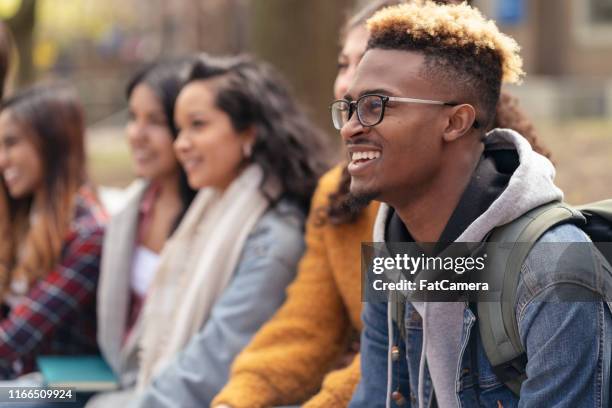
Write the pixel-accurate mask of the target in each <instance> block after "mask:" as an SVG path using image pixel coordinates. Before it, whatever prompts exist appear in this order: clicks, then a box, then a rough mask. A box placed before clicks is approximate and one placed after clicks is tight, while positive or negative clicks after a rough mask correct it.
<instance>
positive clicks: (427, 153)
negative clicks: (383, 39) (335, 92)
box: [341, 49, 449, 205]
mask: <svg viewBox="0 0 612 408" xmlns="http://www.w3.org/2000/svg"><path fill="white" fill-rule="evenodd" d="M424 60H425V58H424V56H423V55H422V54H419V53H416V52H409V51H398V50H383V49H372V50H369V51H368V52H367V53H366V54H365V56H364V57H363V59H362V61H361V63H360V65H359V68H358V70H357V76H356V78H355V81H354V83H353V84H352V86H351V87H350V89H349V90H348V95H350V97H351V99H353V100H356V99H358V98H359V97H360V96H361V95H364V94H368V93H377V94H383V95H387V96H398V97H410V98H421V99H433V100H442V101H444V100H448V99H449V98H448V95H443V94H441V93H440V91H436V90H435V88H434V87H433V86H431V84H430V82H429V81H428V80H426V79H424V77H423V75H422V68H423V64H424ZM445 109H446V108H445V107H443V106H439V105H421V104H412V103H397V102H395V103H394V102H388V103H387V105H386V108H385V114H384V118H383V120H382V122H381V123H379V124H378V125H376V126H374V127H363V126H361V125H360V124H359V122H358V121H357V118H356V114H353V116H352V117H351V119H350V120H349V122H347V123H346V125H344V127H343V128H342V130H341V135H342V138H343V139H344V141H345V144H346V146H347V148H348V151H349V155H350V164H349V166H348V170H349V173H350V175H351V194H353V195H355V196H357V197H368V198H376V199H378V200H381V201H384V202H387V203H390V204H392V205H393V203H400V202H402V201H405V200H406V198H407V197H408V196H415V195H418V194H419V193H421V192H424V191H426V190H427V188H428V186H429V185H430V183H431V180H433V179H434V178H435V177H436V175H437V174H438V172H439V171H440V168H441V166H442V150H443V138H442V134H443V132H444V129H445V128H446V126H447V125H448V117H447V115H445Z"/></svg>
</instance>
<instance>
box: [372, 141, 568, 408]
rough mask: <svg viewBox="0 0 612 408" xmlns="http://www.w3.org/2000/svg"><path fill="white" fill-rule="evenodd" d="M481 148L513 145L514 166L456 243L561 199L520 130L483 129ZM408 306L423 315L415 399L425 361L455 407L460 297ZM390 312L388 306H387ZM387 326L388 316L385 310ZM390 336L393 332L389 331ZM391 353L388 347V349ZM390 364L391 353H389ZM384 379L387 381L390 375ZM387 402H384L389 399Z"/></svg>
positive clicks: (380, 231)
mask: <svg viewBox="0 0 612 408" xmlns="http://www.w3.org/2000/svg"><path fill="white" fill-rule="evenodd" d="M485 149H486V150H501V149H503V150H508V149H514V150H516V151H517V153H518V157H519V166H518V167H517V168H516V170H515V171H514V173H513V174H512V176H511V178H510V181H509V183H508V185H507V186H506V188H505V189H504V191H503V192H502V193H501V194H500V196H499V197H498V198H497V199H496V200H495V201H493V203H492V204H491V206H490V207H489V208H488V209H487V210H486V211H485V212H484V213H483V214H481V215H480V216H479V217H478V218H477V219H476V220H474V221H473V222H472V223H471V224H470V225H469V227H468V228H467V229H466V230H465V231H464V232H463V233H462V234H461V235H460V236H459V237H458V238H457V239H456V241H455V242H478V241H481V240H482V239H483V238H484V237H485V236H486V235H487V233H489V232H490V231H491V230H492V229H493V228H495V227H498V226H500V225H504V224H507V223H509V222H511V221H513V220H515V219H517V218H518V217H520V216H521V215H523V214H525V213H526V212H528V211H530V210H532V209H534V208H536V207H538V206H540V205H542V204H546V203H548V202H551V201H554V200H562V198H563V193H562V192H561V190H560V189H559V188H557V187H556V186H555V184H554V183H553V179H554V176H555V169H554V167H553V165H552V163H551V162H550V161H549V160H548V159H546V158H545V157H543V156H541V155H540V154H538V153H536V152H534V151H533V149H532V148H531V145H530V144H529V142H527V140H525V139H524V138H523V137H522V136H521V135H520V134H518V133H517V132H515V131H513V130H509V129H495V130H493V131H491V132H489V133H488V134H487V137H486V139H485ZM389 210H390V209H389V207H388V206H387V205H386V204H383V205H381V207H380V210H379V212H378V216H377V219H376V223H375V225H374V236H373V240H374V241H375V242H383V241H384V240H385V226H386V223H387V219H388V217H389V214H390V211H389ZM413 306H414V307H415V309H416V310H417V312H418V313H419V314H420V315H421V318H422V319H423V348H422V354H421V362H420V369H419V400H420V401H421V403H422V401H424V398H423V397H424V389H423V386H424V384H425V381H424V376H425V365H427V368H428V370H429V373H430V375H431V379H432V381H433V386H434V389H435V392H436V398H437V401H438V404H439V406H441V407H445V408H446V407H457V406H458V405H457V398H456V391H455V383H454V379H455V373H456V372H457V369H458V364H459V355H460V350H459V348H460V337H461V331H462V324H463V314H464V309H465V308H466V304H465V303H463V302H427V303H424V302H414V303H413ZM388 310H389V311H390V310H391V308H390V307H389V308H388ZM388 320H389V323H390V324H389V327H390V328H392V327H393V325H392V324H391V321H392V316H391V314H389V315H388ZM389 337H390V338H392V337H393V336H392V333H390V334H389ZM389 353H390V350H389ZM388 359H389V364H391V356H390V355H389V356H388ZM388 383H389V384H390V383H391V379H390V378H389V380H388ZM388 405H389V402H388Z"/></svg>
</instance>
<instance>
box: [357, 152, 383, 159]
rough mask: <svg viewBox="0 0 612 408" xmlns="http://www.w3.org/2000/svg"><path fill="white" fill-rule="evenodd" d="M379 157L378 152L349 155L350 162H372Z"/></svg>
mask: <svg viewBox="0 0 612 408" xmlns="http://www.w3.org/2000/svg"><path fill="white" fill-rule="evenodd" d="M379 157H380V152H376V151H369V152H355V153H353V154H352V155H351V160H352V161H357V160H373V159H378V158H379Z"/></svg>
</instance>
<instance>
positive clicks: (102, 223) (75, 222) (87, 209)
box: [70, 186, 108, 236]
mask: <svg viewBox="0 0 612 408" xmlns="http://www.w3.org/2000/svg"><path fill="white" fill-rule="evenodd" d="M107 223H108V214H107V212H106V210H105V209H104V207H103V206H102V204H101V203H100V201H99V199H98V196H97V194H96V192H95V190H94V189H93V188H91V187H89V186H85V187H82V188H80V189H79V190H78V192H77V193H76V197H75V204H74V216H73V218H72V221H71V223H70V230H71V232H73V233H74V234H76V235H79V236H84V235H90V234H96V233H100V232H103V231H104V229H105V227H106V225H107Z"/></svg>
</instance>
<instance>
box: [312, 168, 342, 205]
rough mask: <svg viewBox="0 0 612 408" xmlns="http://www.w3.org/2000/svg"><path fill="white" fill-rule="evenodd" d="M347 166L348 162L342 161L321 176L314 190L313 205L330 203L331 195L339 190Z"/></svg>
mask: <svg viewBox="0 0 612 408" xmlns="http://www.w3.org/2000/svg"><path fill="white" fill-rule="evenodd" d="M345 167H346V163H340V164H338V165H336V166H334V167H333V168H332V169H330V170H328V171H327V173H325V174H323V176H321V178H320V179H319V182H318V184H317V188H316V190H315V192H314V196H313V207H316V206H317V205H318V206H321V205H327V204H328V202H329V195H330V194H331V193H334V192H336V191H337V190H338V186H339V185H340V180H341V178H342V172H343V170H344V168H345Z"/></svg>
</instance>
